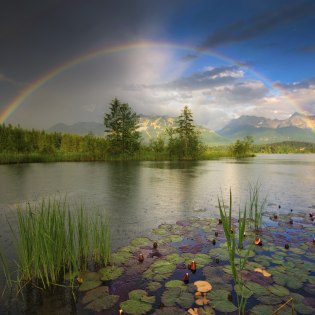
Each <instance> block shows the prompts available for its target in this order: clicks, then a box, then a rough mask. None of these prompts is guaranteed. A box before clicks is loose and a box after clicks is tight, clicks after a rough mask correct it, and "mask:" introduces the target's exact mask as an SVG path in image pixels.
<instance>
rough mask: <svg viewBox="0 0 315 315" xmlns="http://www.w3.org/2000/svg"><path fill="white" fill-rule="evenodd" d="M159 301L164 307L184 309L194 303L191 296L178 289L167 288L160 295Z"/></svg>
mask: <svg viewBox="0 0 315 315" xmlns="http://www.w3.org/2000/svg"><path fill="white" fill-rule="evenodd" d="M161 300H162V303H163V304H164V305H165V306H175V305H179V306H181V307H185V308H188V307H190V306H191V305H192V304H193V303H194V297H193V295H192V294H191V293H188V292H186V291H184V290H183V289H182V288H178V287H175V288H167V289H166V290H165V291H164V293H163V294H162V299H161Z"/></svg>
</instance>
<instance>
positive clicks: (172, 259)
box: [165, 253, 184, 264]
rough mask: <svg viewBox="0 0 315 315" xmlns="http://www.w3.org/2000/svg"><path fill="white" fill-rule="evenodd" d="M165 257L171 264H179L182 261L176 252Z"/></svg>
mask: <svg viewBox="0 0 315 315" xmlns="http://www.w3.org/2000/svg"><path fill="white" fill-rule="evenodd" d="M165 259H166V260H167V261H169V262H171V263H173V264H180V263H182V262H184V259H183V258H182V257H180V256H179V255H178V254H177V253H174V254H170V255H167V256H166V257H165Z"/></svg>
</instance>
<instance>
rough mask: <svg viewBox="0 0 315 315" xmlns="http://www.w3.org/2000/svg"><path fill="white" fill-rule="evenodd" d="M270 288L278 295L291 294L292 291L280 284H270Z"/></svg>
mask: <svg viewBox="0 0 315 315" xmlns="http://www.w3.org/2000/svg"><path fill="white" fill-rule="evenodd" d="M268 290H269V291H270V292H271V293H273V294H274V295H276V296H281V297H282V296H287V295H289V294H290V291H289V290H288V289H287V288H285V287H283V286H281V285H278V284H274V285H270V286H268Z"/></svg>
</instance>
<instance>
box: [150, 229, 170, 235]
mask: <svg viewBox="0 0 315 315" xmlns="http://www.w3.org/2000/svg"><path fill="white" fill-rule="evenodd" d="M152 233H153V234H156V235H166V234H168V233H169V232H168V231H167V230H165V229H162V228H158V229H153V230H152Z"/></svg>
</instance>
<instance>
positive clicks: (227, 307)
mask: <svg viewBox="0 0 315 315" xmlns="http://www.w3.org/2000/svg"><path fill="white" fill-rule="evenodd" d="M229 294H230V293H229V292H228V291H225V290H214V291H212V292H210V294H209V297H210V299H211V301H212V302H211V306H212V307H214V308H215V309H216V310H218V311H220V312H226V313H229V312H234V311H236V310H237V307H236V306H235V305H234V304H233V303H232V302H230V301H229V300H228V295H229Z"/></svg>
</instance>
